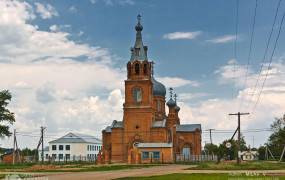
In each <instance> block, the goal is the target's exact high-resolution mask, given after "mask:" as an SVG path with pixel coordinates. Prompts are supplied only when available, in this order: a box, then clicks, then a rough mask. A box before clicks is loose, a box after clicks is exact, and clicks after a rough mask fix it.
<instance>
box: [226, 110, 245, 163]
mask: <svg viewBox="0 0 285 180" xmlns="http://www.w3.org/2000/svg"><path fill="white" fill-rule="evenodd" d="M229 115H230V116H238V127H237V130H238V144H237V148H238V153H237V164H240V157H239V152H240V116H243V115H249V113H241V112H238V113H232V114H229Z"/></svg>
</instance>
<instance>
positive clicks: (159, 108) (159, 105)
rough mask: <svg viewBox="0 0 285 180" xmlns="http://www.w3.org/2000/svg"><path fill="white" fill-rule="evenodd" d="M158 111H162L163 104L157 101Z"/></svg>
mask: <svg viewBox="0 0 285 180" xmlns="http://www.w3.org/2000/svg"><path fill="white" fill-rule="evenodd" d="M157 111H161V102H160V101H159V100H158V101H157Z"/></svg>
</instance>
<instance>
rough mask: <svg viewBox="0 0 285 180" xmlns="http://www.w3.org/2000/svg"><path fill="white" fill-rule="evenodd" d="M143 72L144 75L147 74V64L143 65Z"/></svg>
mask: <svg viewBox="0 0 285 180" xmlns="http://www.w3.org/2000/svg"><path fill="white" fill-rule="evenodd" d="M143 73H144V75H147V64H144V65H143Z"/></svg>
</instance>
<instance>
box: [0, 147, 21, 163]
mask: <svg viewBox="0 0 285 180" xmlns="http://www.w3.org/2000/svg"><path fill="white" fill-rule="evenodd" d="M14 153H15V154H14V162H15V163H20V162H23V156H21V152H20V150H16V151H15V152H14ZM0 159H1V162H2V163H5V164H12V163H13V149H6V150H5V152H4V153H3V154H2V155H1V156H0Z"/></svg>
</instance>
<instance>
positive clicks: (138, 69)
mask: <svg viewBox="0 0 285 180" xmlns="http://www.w3.org/2000/svg"><path fill="white" fill-rule="evenodd" d="M135 73H136V74H137V75H138V74H140V65H139V64H138V63H137V64H136V65H135Z"/></svg>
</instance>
